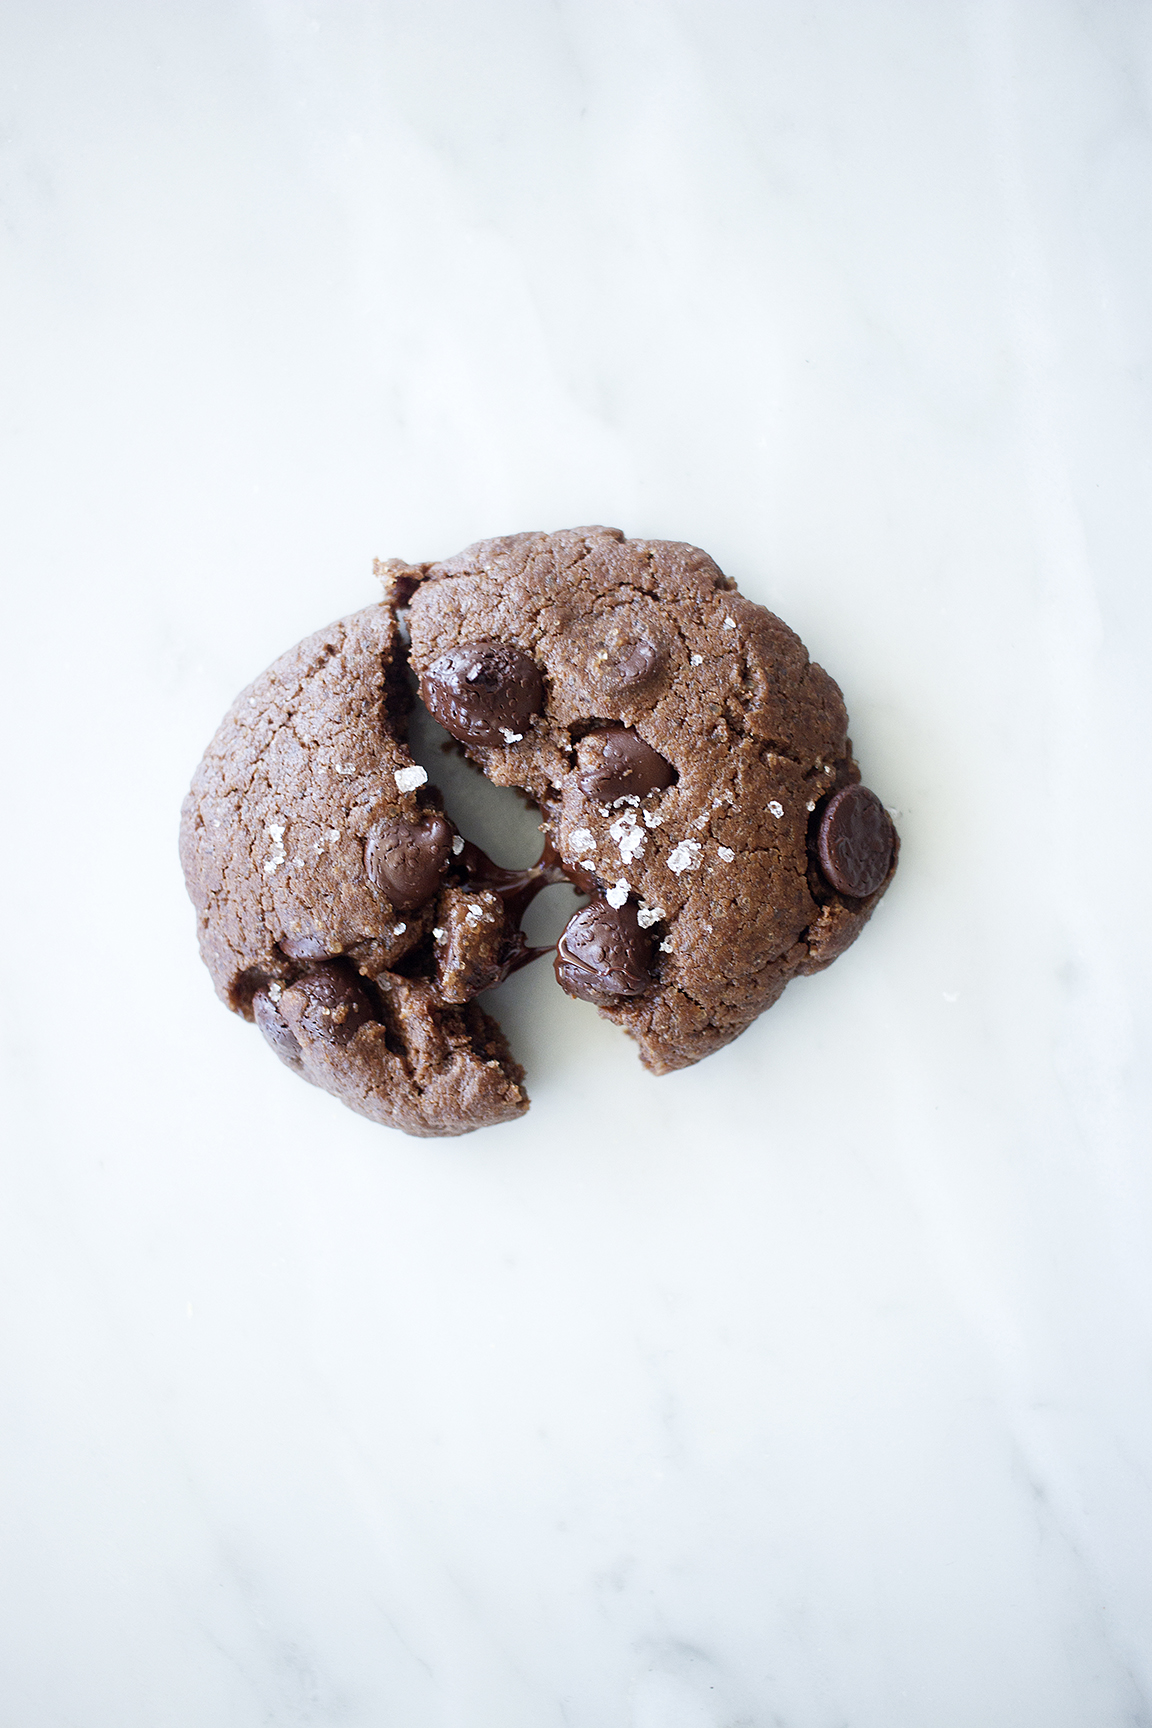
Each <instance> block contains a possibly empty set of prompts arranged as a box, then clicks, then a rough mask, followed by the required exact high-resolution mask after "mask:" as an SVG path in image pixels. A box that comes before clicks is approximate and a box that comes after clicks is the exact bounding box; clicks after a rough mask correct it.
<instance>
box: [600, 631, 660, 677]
mask: <svg viewBox="0 0 1152 1728" xmlns="http://www.w3.org/2000/svg"><path fill="white" fill-rule="evenodd" d="M660 659H661V656H660V650H659V648H657V647H656V645H655V643H653V642H649V640H648V638H647V637H646V636H641V637H639V638H638V639H637V640H636V641H635V642H631V643H629V644H627V645H625V647H623V648H622V649H621V650H620V652H619V653H618V655H617V657H616V659H615V660H614V661H613V662H612V670H611V674H610V676H611V680H612V683H613V684H614V685H616V686H617V687H618V688H620V689H622V690H629V689H634V688H638V687H639V686H640V685H641V684H647V682H648V680H649V678H651V677H652V674H653V673H654V672H655V671H656V670H657V668H658V667H659V665H660Z"/></svg>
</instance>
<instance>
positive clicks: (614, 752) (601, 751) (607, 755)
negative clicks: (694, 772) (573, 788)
mask: <svg viewBox="0 0 1152 1728" xmlns="http://www.w3.org/2000/svg"><path fill="white" fill-rule="evenodd" d="M580 762H581V769H580V773H579V774H577V776H576V784H577V786H579V788H580V790H581V792H585V793H587V795H588V797H589V798H595V799H596V800H597V801H598V802H599V803H601V804H611V802H612V800H613V799H614V798H627V797H633V798H643V797H644V796H645V794H646V793H648V792H659V791H660V790H661V789H662V788H663V787H665V786H671V784H672V782H673V780H675V778H676V770H675V769H674V768H673V767H672V764H671V763H670V762H666V761H665V759H664V757H663V756H661V755H660V754H659V752H658V751H656V750H653V749H652V747H651V745H650V744H645V742H644V740H643V738H641V736H640V734H639V733H638V732H633V731H632V729H631V727H629V726H610V727H607V728H606V729H605V730H604V731H602V732H590V733H589V734H588V736H587V737H586V738H585V739H583V740H582V742H581V745H580Z"/></svg>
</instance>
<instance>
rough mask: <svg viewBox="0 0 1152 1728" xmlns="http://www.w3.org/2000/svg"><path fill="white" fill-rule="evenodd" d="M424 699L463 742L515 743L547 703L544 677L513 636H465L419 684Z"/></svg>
mask: <svg viewBox="0 0 1152 1728" xmlns="http://www.w3.org/2000/svg"><path fill="white" fill-rule="evenodd" d="M420 690H421V695H422V696H423V698H424V704H425V706H426V707H427V708H428V710H429V712H430V713H431V714H432V715H433V716H434V717H435V718H436V719H437V720H439V722H440V724H441V726H443V727H444V729H445V731H446V732H451V734H452V736H453V738H458V739H459V740H460V742H461V743H462V744H513V743H518V742H519V741H520V739H522V738H523V736H524V732H525V729H526V727H527V725H528V722H529V721H530V720H531V719H532V716H533V715H534V714H539V713H540V711H541V709H542V708H543V706H544V681H543V679H542V678H541V676H540V668H539V667H538V666H537V664H536V662H535V660H533V658H532V656H531V655H530V654H527V653H525V651H524V649H523V648H519V647H517V645H516V643H514V642H466V643H464V644H463V645H462V646H461V647H459V648H450V649H449V650H448V652H447V653H446V654H441V655H440V656H439V658H438V659H436V660H434V661H433V662H432V664H431V666H429V668H428V670H427V671H426V672H425V674H424V676H423V678H422V680H421V685H420Z"/></svg>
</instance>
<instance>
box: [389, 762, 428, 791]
mask: <svg viewBox="0 0 1152 1728" xmlns="http://www.w3.org/2000/svg"><path fill="white" fill-rule="evenodd" d="M395 780H396V789H397V791H398V792H415V790H416V788H417V786H423V785H425V784H426V783H427V780H428V770H427V768H421V766H420V764H419V763H418V762H414V763H413V764H412V766H411V768H397V770H396V774H395Z"/></svg>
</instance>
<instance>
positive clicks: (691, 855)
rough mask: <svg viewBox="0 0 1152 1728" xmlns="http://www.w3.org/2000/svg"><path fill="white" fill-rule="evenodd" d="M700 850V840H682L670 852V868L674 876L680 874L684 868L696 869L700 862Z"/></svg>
mask: <svg viewBox="0 0 1152 1728" xmlns="http://www.w3.org/2000/svg"><path fill="white" fill-rule="evenodd" d="M700 851H701V846H700V842H699V840H681V841H680V843H679V845H677V846H673V848H672V850H671V852H669V854H668V868H669V870H671V872H672V874H673V875H674V876H679V874H680V872H681V871H682V870H695V868H696V866H697V865H698V864H699V862H700Z"/></svg>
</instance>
